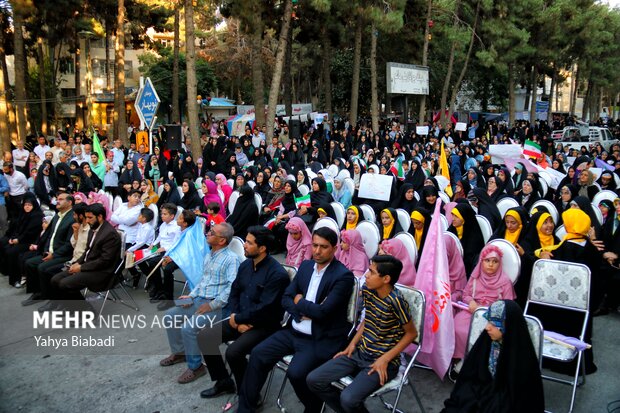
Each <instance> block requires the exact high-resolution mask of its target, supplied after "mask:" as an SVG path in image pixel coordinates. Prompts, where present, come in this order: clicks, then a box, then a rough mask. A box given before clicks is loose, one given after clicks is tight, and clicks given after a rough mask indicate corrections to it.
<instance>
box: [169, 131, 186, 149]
mask: <svg viewBox="0 0 620 413" xmlns="http://www.w3.org/2000/svg"><path fill="white" fill-rule="evenodd" d="M182 137H183V134H182V133H181V125H166V147H167V148H168V149H170V150H175V149H176V150H177V151H179V150H181V148H182V146H181V144H182V143H183V141H182Z"/></svg>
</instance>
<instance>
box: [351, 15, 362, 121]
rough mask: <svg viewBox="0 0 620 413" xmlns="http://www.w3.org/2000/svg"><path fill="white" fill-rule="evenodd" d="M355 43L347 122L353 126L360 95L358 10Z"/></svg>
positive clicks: (360, 49) (360, 19)
mask: <svg viewBox="0 0 620 413" xmlns="http://www.w3.org/2000/svg"><path fill="white" fill-rule="evenodd" d="M353 21H354V24H355V45H354V48H353V76H352V79H351V108H350V111H349V122H351V125H353V126H355V125H356V124H357V106H358V103H359V102H358V100H359V95H360V68H361V66H362V34H363V32H362V28H363V26H364V24H363V22H364V19H363V17H362V13H361V12H360V11H358V12H357V17H356V18H355V20H353Z"/></svg>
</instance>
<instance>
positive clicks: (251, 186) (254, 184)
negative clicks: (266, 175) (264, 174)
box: [247, 181, 256, 189]
mask: <svg viewBox="0 0 620 413" xmlns="http://www.w3.org/2000/svg"><path fill="white" fill-rule="evenodd" d="M247 184H248V185H249V186H250V188H252V189H254V188H255V187H256V182H254V181H248V182H247Z"/></svg>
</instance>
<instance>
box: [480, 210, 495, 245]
mask: <svg viewBox="0 0 620 413" xmlns="http://www.w3.org/2000/svg"><path fill="white" fill-rule="evenodd" d="M476 220H477V221H478V226H480V231H481V232H482V238H483V239H484V242H485V244H486V243H487V242H488V241H489V238H491V235H493V229H492V228H491V223H490V222H489V220H488V219H486V217H483V216H482V215H476Z"/></svg>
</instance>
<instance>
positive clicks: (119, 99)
mask: <svg viewBox="0 0 620 413" xmlns="http://www.w3.org/2000/svg"><path fill="white" fill-rule="evenodd" d="M125 12H126V9H125V0H118V15H117V20H116V45H115V46H116V47H115V56H114V58H115V78H114V130H115V133H114V137H115V138H120V140H121V141H122V142H123V144H124V145H125V146H127V147H129V137H128V136H127V118H126V111H125Z"/></svg>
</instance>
